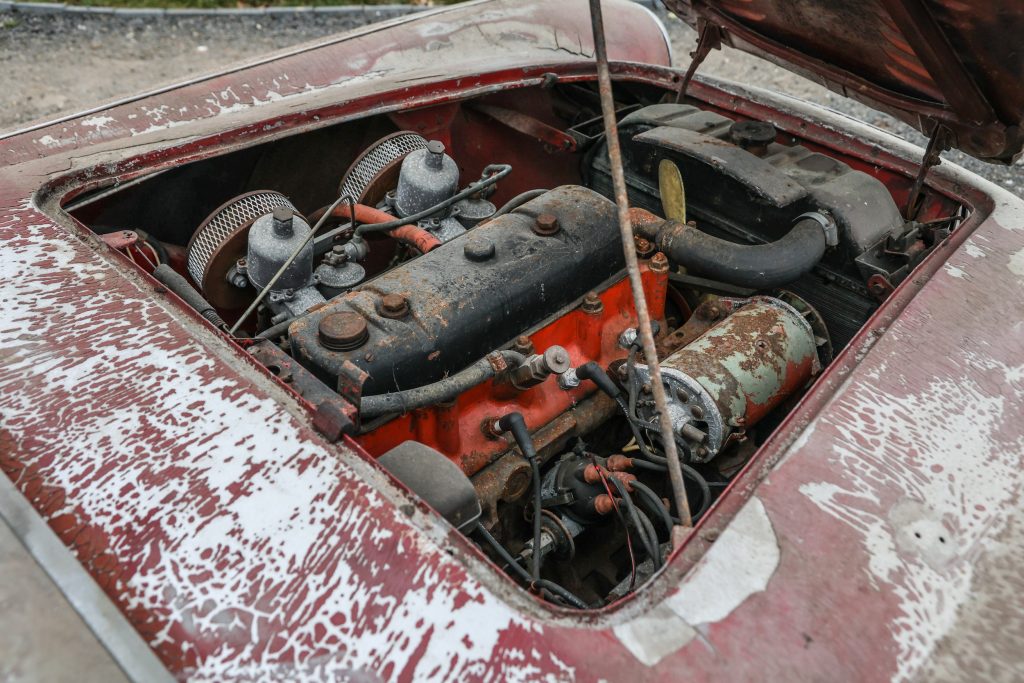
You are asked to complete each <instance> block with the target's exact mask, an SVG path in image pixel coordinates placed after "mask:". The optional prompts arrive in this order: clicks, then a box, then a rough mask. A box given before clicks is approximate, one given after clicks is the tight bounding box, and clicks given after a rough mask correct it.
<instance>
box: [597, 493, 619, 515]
mask: <svg viewBox="0 0 1024 683" xmlns="http://www.w3.org/2000/svg"><path fill="white" fill-rule="evenodd" d="M614 509H615V502H614V501H612V497H611V496H609V495H608V494H607V493H602V494H601V495H599V496H597V497H596V498H594V512H596V513H597V514H599V515H607V514H610V513H611V511H612V510H614Z"/></svg>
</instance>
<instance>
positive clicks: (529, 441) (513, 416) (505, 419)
mask: <svg viewBox="0 0 1024 683" xmlns="http://www.w3.org/2000/svg"><path fill="white" fill-rule="evenodd" d="M498 429H500V430H501V431H503V432H509V433H510V434H512V438H513V439H515V441H516V445H517V446H519V450H520V451H522V453H523V457H524V458H526V460H527V462H529V463H530V470H531V471H532V473H533V553H532V554H531V555H530V565H531V568H532V570H533V580H534V581H535V582H536V581H539V580H540V565H541V559H542V558H541V553H540V530H541V526H540V520H541V512H542V511H543V507H542V502H541V491H540V463H539V462H537V450H536V449H535V448H534V447H533V438H532V437H531V436H530V431H529V430H528V429H527V428H526V420H524V419H523V416H522V414H521V413H508V414H507V415H503V416H501V418H499V420H498Z"/></svg>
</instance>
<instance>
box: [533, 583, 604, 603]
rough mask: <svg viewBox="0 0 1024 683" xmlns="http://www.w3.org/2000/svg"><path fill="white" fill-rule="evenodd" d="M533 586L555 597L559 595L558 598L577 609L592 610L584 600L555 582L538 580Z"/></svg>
mask: <svg viewBox="0 0 1024 683" xmlns="http://www.w3.org/2000/svg"><path fill="white" fill-rule="evenodd" d="M533 585H534V586H536V587H537V588H541V589H543V590H546V591H548V592H549V593H551V594H553V595H557V596H558V597H560V598H562V599H563V600H565V601H566V602H567V603H569V604H570V605H571V606H573V607H576V608H578V609H590V605H588V604H587V603H585V602H583V601H582V600H580V599H579V598H577V597H576V596H575V595H573V594H572V593H570V592H569V591H568V590H566V589H565V588H562V587H561V586H559V585H558V584H557V583H555V582H554V581H548V580H547V579H537V580H536V581H534V582H533Z"/></svg>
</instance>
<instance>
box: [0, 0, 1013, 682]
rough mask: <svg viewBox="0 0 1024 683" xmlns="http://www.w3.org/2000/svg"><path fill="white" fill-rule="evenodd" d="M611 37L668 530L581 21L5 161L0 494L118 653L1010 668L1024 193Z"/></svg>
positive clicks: (495, 34) (947, 673)
mask: <svg viewBox="0 0 1024 683" xmlns="http://www.w3.org/2000/svg"><path fill="white" fill-rule="evenodd" d="M728 9H729V8H725V9H722V8H717V7H714V8H712V7H706V6H704V4H703V3H701V5H700V6H699V7H696V9H695V12H697V13H699V14H700V15H701V16H702V17H703V19H701V22H707V21H709V18H710V17H719V18H720V21H719V22H718V24H717V26H718V29H716V30H718V31H719V37H721V36H722V35H724V34H723V33H722V31H724V29H725V27H726V24H727V22H726V17H725V15H724V14H722V13H724V12H727V10H728ZM733 9H734V8H733ZM681 11H682V10H681ZM749 14H750V16H756V15H757V13H749ZM1008 16H1009V15H1008ZM691 18H693V17H691ZM605 23H606V26H607V30H608V35H607V37H608V47H609V51H610V55H611V58H612V60H613V61H612V65H611V66H612V73H613V76H614V79H615V99H616V107H617V109H618V112H617V114H618V116H617V118H618V120H619V141H620V144H621V145H622V149H623V155H624V167H625V173H626V179H627V182H628V187H629V200H630V204H631V206H632V208H631V210H630V219H631V222H632V227H633V231H634V233H635V235H636V239H635V242H634V244H633V248H634V249H635V252H636V254H637V256H638V258H639V262H640V273H641V279H642V286H643V295H644V297H645V299H646V301H647V305H648V307H649V309H650V312H651V316H652V318H654V319H655V320H656V321H657V323H658V334H657V345H658V352H659V357H660V359H661V362H660V367H661V372H662V374H663V377H664V379H665V386H666V390H667V394H668V397H669V401H670V402H669V414H670V416H671V421H672V425H673V429H674V438H675V440H676V443H677V446H678V448H679V451H680V453H681V454H682V456H683V458H684V464H685V465H686V470H687V474H686V483H687V493H688V498H689V500H690V501H691V506H692V509H691V512H692V514H693V516H694V519H695V521H696V528H695V529H694V530H692V531H691V532H689V533H679V529H678V528H677V529H676V531H675V532H673V531H671V529H672V527H674V526H675V520H674V517H678V516H680V514H679V513H680V511H679V510H678V509H676V507H674V506H673V505H672V504H671V503H669V500H670V499H671V495H670V491H669V487H668V482H667V477H666V474H665V466H664V457H663V450H662V449H663V444H662V443H660V442H659V437H658V436H657V434H656V430H655V429H654V428H653V425H654V424H655V422H656V415H655V414H654V411H653V403H652V400H651V399H650V393H651V391H650V390H651V387H650V386H649V383H650V378H651V368H649V367H648V366H646V365H645V364H644V363H643V362H642V360H641V356H640V354H639V352H638V346H637V341H636V337H637V333H636V330H635V327H636V313H635V311H634V308H633V300H632V298H631V295H630V289H629V283H628V282H627V281H626V279H625V275H624V272H623V253H622V250H621V244H620V243H619V241H618V232H617V230H618V229H617V226H616V216H615V206H614V204H613V203H612V202H611V201H610V200H609V199H608V196H609V195H610V194H611V181H610V169H609V164H608V155H607V151H606V149H607V140H605V139H604V138H603V135H602V131H601V127H600V124H599V121H598V122H597V123H595V121H596V119H597V116H596V115H597V114H598V113H599V111H598V109H597V89H596V85H595V73H594V65H593V62H592V53H593V43H592V40H591V37H590V36H591V34H590V27H589V24H588V22H587V12H586V6H585V4H584V3H576V2H571V3H558V4H557V5H551V4H548V3H512V2H482V3H471V4H469V5H466V6H462V7H458V8H451V9H445V10H438V11H435V12H430V13H426V14H423V15H420V16H418V17H417V18H415V19H414V20H409V21H402V22H394V23H393V24H391V25H383V26H380V27H373V28H371V29H367V30H364V31H362V32H357V33H354V34H348V35H346V36H342V37H339V38H337V39H334V40H331V41H327V42H325V43H323V44H318V45H313V46H307V47H304V48H301V49H296V50H294V51H291V52H289V53H284V54H280V55H275V56H272V57H270V58H267V59H266V60H263V61H261V62H258V63H256V64H251V65H247V66H245V67H240V68H238V69H234V70H231V71H228V72H225V73H222V74H217V75H214V76H210V77H207V78H203V79H198V80H196V81H195V82H192V83H187V84H181V85H179V86H176V87H173V88H167V89H163V90H161V91H157V92H154V93H149V94H144V95H140V96H139V97H137V98H132V99H130V100H128V101H124V102H120V103H116V104H114V105H111V106H108V107H103V108H99V109H97V110H96V111H92V112H88V113H85V114H83V115H81V116H78V117H75V118H69V119H68V120H66V121H58V122H54V123H49V124H40V125H37V126H30V127H29V128H27V129H25V130H22V131H18V132H16V133H15V134H10V135H7V136H6V137H5V139H4V140H3V141H2V142H0V144H2V147H0V153H2V155H3V156H2V158H3V160H4V164H5V166H4V168H3V169H2V170H0V174H2V176H3V183H0V187H2V189H0V205H2V206H3V207H4V209H3V212H2V214H0V253H2V257H3V261H2V264H3V266H2V267H3V279H2V283H0V287H2V288H3V295H2V299H3V301H4V306H5V313H4V315H3V318H2V322H0V334H2V336H0V348H2V364H0V388H2V395H0V411H2V412H0V416H2V422H0V428H2V431H0V444H2V449H0V458H2V460H0V467H2V468H3V471H4V473H5V474H6V475H7V477H9V478H10V480H11V482H13V485H14V487H15V489H16V490H17V492H15V491H14V490H10V491H6V493H4V497H3V498H2V499H0V500H3V501H4V506H3V507H0V512H2V513H3V516H4V519H5V520H7V521H8V524H10V525H11V526H12V528H13V529H14V531H15V532H16V533H17V534H18V536H20V537H21V539H22V540H23V542H25V544H26V547H28V549H29V550H30V551H32V553H33V554H34V555H35V557H36V559H37V560H38V561H40V563H41V564H42V565H43V566H44V568H46V570H47V572H48V573H49V575H50V577H51V579H52V580H53V582H54V583H55V584H56V586H57V587H58V588H60V589H61V590H62V591H64V593H65V595H66V596H67V598H68V600H69V601H70V602H71V604H72V605H74V607H75V608H76V610H77V611H78V613H79V614H80V616H81V618H82V619H83V620H84V622H85V623H86V624H87V625H88V627H89V628H90V629H92V631H93V633H94V634H95V635H96V638H97V639H98V640H99V641H100V642H101V643H102V645H103V646H104V647H105V648H106V649H107V651H108V652H109V653H110V655H111V657H112V659H113V660H115V662H116V664H117V665H118V666H120V667H121V669H122V670H123V671H124V672H125V673H127V674H128V675H129V676H130V677H133V678H137V679H147V680H148V679H153V678H154V677H156V676H158V675H163V674H164V673H165V672H163V671H160V668H161V667H164V668H166V673H169V674H170V675H171V676H173V677H177V678H182V679H184V678H190V679H197V680H225V679H232V678H239V679H247V678H260V679H274V678H280V679H285V680H296V679H322V678H352V679H363V678H366V679H387V680H391V679H395V680H495V679H501V680H504V679H506V678H508V679H549V680H570V679H580V680H601V679H604V680H660V679H675V678H678V677H679V676H680V675H682V674H683V672H685V675H686V676H687V677H689V678H693V679H698V680H700V679H707V678H713V677H720V678H721V677H724V678H728V679H734V680H750V679H755V678H764V677H774V678H781V679H785V680H790V679H801V678H806V679H809V680H816V679H819V678H823V677H826V676H828V677H836V676H838V677H840V678H844V679H863V680H879V679H883V678H891V679H906V678H912V677H924V678H929V679H940V678H962V677H964V676H966V675H971V676H980V677H992V678H995V677H1003V678H1012V677H1013V674H1014V672H1015V671H1017V667H1019V666H1020V657H1019V654H1018V652H1019V650H1020V648H1021V646H1022V641H1024V626H1022V623H1021V614H1020V612H1019V610H1017V609H1015V608H1014V606H1015V605H1016V602H1017V600H1016V595H1017V591H1018V588H1019V585H1018V584H1019V581H1018V579H1017V577H1016V576H1015V573H1014V569H1013V568H1014V567H1015V566H1016V563H1017V561H1018V560H1020V559H1024V557H1022V553H1024V550H1022V549H1024V540H1022V539H1021V538H1020V526H1021V519H1022V512H1024V511H1022V509H1021V507H1022V501H1021V494H1020V489H1021V475H1020V457H1021V456H1020V454H1021V453H1022V452H1024V433H1022V431H1021V429H1020V427H1019V425H1017V421H1016V420H1015V419H1014V418H1015V417H1016V416H1018V415H1019V414H1020V413H1021V408H1022V406H1024V331H1022V330H1021V323H1020V322H1019V321H1020V320H1022V319H1024V316H1022V313H1024V310H1022V308H1024V304H1021V303H1020V297H1018V296H1017V292H1018V291H1019V288H1020V286H1021V284H1022V280H1024V229H1022V228H1024V208H1022V205H1021V203H1020V201H1019V200H1016V199H1014V198H1012V197H1010V196H1009V195H1007V194H1006V193H1004V192H1001V191H1000V190H998V189H997V188H995V187H993V186H991V185H988V184H986V183H984V182H983V181H981V180H979V179H977V178H976V177H974V176H971V175H969V174H967V173H966V172H963V171H961V170H959V169H957V168H953V167H949V166H948V165H945V164H942V165H939V166H937V167H935V168H933V169H931V171H930V172H929V173H928V174H927V176H925V175H923V174H922V173H921V172H920V169H921V151H920V150H916V149H913V148H911V147H909V146H907V145H904V144H903V143H900V142H898V141H896V140H895V139H894V138H891V137H889V136H887V135H885V134H884V133H881V132H880V131H877V130H874V129H871V128H868V127H866V126H863V125H860V124H857V123H854V122H851V121H848V120H845V119H841V118H839V117H837V116H835V115H833V114H831V113H828V112H825V111H822V110H820V109H816V108H814V107H810V106H808V105H806V104H803V103H801V102H797V101H793V100H788V99H785V98H781V97H779V96H777V95H770V94H768V93H765V92H762V91H759V90H756V89H753V88H746V87H740V86H737V85H734V84H727V83H718V82H713V81H709V80H704V79H701V78H700V77H699V76H698V77H697V78H695V79H693V80H691V81H690V82H689V83H688V86H687V88H686V91H685V94H684V96H683V97H682V98H677V93H678V92H679V86H680V82H681V81H682V80H684V78H685V77H684V74H683V73H681V72H679V71H677V70H674V69H672V68H670V66H671V65H670V54H669V50H668V46H667V43H666V40H665V36H664V33H663V29H662V27H661V26H660V24H659V23H658V22H657V20H656V19H654V18H653V16H652V15H650V14H649V13H648V12H647V11H646V10H644V9H643V8H641V7H639V6H637V5H634V4H631V3H626V2H621V3H620V2H615V3H607V5H606V7H605ZM712 23H714V22H712ZM939 23H942V22H941V21H940V22H939ZM701 25H702V26H704V27H706V26H707V25H710V24H708V23H702V24H701ZM729 25H730V26H732V25H731V24H729ZM734 28H735V27H734ZM735 35H740V34H739V33H738V32H737V33H736V34H735ZM979 59H980V58H979ZM846 66H847V67H848V69H849V70H852V69H853V66H855V65H846ZM925 66H927V64H925ZM974 66H975V65H974V64H973V63H968V64H967V66H966V67H965V68H968V69H973V68H974ZM890 85H893V87H896V85H900V83H896V84H890ZM941 86H942V83H938V84H936V87H938V88H939V90H940V91H941V92H944V91H943V89H942V87H941ZM922 87H923V86H922ZM923 94H932V95H935V93H933V92H932V91H931V90H927V89H926V92H924V93H923ZM987 94H988V95H989V100H988V101H990V102H995V100H996V98H995V95H992V94H991V93H987ZM1007 96H1008V95H1007ZM935 97H936V99H938V95H935ZM677 99H680V101H678V102H677V101H676V100H677ZM947 104H948V105H949V107H950V109H951V110H956V111H959V106H960V104H963V103H962V102H961V103H959V104H958V103H957V102H948V103H947ZM994 106H996V109H997V111H998V116H997V117H996V119H998V120H996V119H992V120H986V121H987V122H986V121H981V120H979V121H977V123H980V124H984V125H981V126H980V128H979V130H983V136H982V137H984V138H985V142H984V144H982V143H981V142H978V146H976V147H974V148H972V147H971V144H973V143H967V142H966V141H965V136H966V135H967V133H966V132H965V131H966V130H967V129H966V128H958V127H957V126H959V125H960V124H959V123H958V121H959V119H957V120H954V118H953V117H951V116H945V114H943V115H942V116H939V115H938V114H937V113H936V115H935V117H933V119H931V121H932V124H934V123H935V122H936V121H938V122H941V125H943V126H946V127H947V128H948V129H949V130H951V131H953V132H954V133H956V134H955V135H954V138H955V141H956V142H957V144H958V145H959V146H961V147H962V148H964V149H967V150H968V151H971V152H972V153H975V154H977V155H979V156H984V157H992V158H1004V157H1007V156H1012V154H1013V153H1014V152H1015V150H1014V149H1013V144H1012V138H1013V135H1014V134H1015V133H1013V131H1011V130H1010V128H1011V127H1012V126H1010V125H1009V124H1008V123H1007V122H1008V121H1009V119H1010V118H1012V116H1011V115H1012V113H1013V110H1012V103H1011V102H1009V101H1008V100H1007V101H1004V100H999V102H998V103H996V104H995V105H994ZM1015 111H1018V112H1019V107H1018V108H1017V109H1016V110H1015ZM922 112H924V110H922ZM958 115H959V114H958ZM926 128H927V126H926ZM931 129H934V125H933V126H931V128H929V130H931ZM1000 136H1002V137H1000ZM996 138H999V139H996ZM951 139H952V138H951ZM948 141H949V140H947V142H948ZM921 178H926V180H927V182H924V183H922V182H920V179H921ZM915 179H917V180H915ZM684 214H685V215H684ZM18 492H20V493H18ZM19 496H21V497H19ZM14 503H17V504H18V505H20V507H18V505H15V504H14ZM28 505H31V507H33V508H34V509H35V512H31V511H30V510H28ZM535 523H536V526H535ZM47 527H48V528H47ZM62 544H63V546H66V547H67V548H68V549H70V551H71V553H72V554H73V556H74V560H76V561H77V562H69V561H70V560H71V559H72V558H71V557H70V555H69V554H68V553H66V552H65V554H63V555H61V552H63V551H64V548H63V547H61V546H62ZM538 549H539V550H538ZM76 570H77V572H78V573H77V574H76V573H75V571H76ZM82 570H84V572H87V573H88V575H89V576H88V577H87V576H85V575H84V573H83V571H82ZM89 577H91V579H90V578H89ZM83 585H85V586H87V587H90V589H91V590H92V593H88V594H83V593H82V592H81V590H82V586H83ZM97 589H99V590H102V591H103V593H105V595H106V596H107V598H109V602H107V600H106V598H104V597H102V596H101V595H100V593H99V592H98V590H97ZM40 637H41V638H42V637H43V636H40ZM154 653H155V655H156V657H155V658H154V656H153V655H154ZM17 656H18V653H17V652H13V651H4V658H5V659H8V658H16V657H17ZM157 660H159V661H157ZM96 666H100V665H99V664H97V665H96Z"/></svg>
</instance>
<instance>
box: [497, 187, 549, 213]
mask: <svg viewBox="0 0 1024 683" xmlns="http://www.w3.org/2000/svg"><path fill="white" fill-rule="evenodd" d="M548 191H549V190H547V189H545V188H537V189H536V190H527V191H526V192H523V193H521V194H517V195H516V196H515V197H513V198H512V199H510V200H508V201H507V202H505V205H504V206H502V207H501V208H500V209H498V210H497V211H495V212H494V215H493V216H491V217H490V218H488V219H487V220H489V221H493V220H494V219H495V218H497V217H498V216H504V215H505V214H506V213H508V212H509V211H515V210H516V209H518V208H519V207H520V206H522V205H523V204H525V203H526V202H528V201H530V200H531V199H536V198H537V197H539V196H541V195H542V194H544V193H546V192H548Z"/></svg>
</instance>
